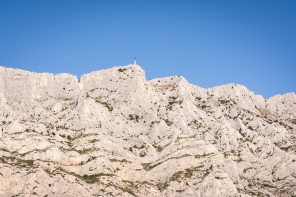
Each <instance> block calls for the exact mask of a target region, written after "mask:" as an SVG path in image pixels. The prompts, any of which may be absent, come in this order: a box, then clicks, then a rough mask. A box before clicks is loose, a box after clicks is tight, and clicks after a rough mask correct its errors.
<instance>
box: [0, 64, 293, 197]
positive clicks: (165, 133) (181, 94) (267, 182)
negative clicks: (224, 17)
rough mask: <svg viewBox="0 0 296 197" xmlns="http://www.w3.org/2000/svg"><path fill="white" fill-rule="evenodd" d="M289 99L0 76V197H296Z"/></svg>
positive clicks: (230, 90) (130, 80)
mask: <svg viewBox="0 0 296 197" xmlns="http://www.w3.org/2000/svg"><path fill="white" fill-rule="evenodd" d="M295 151H296V95H295V93H288V94H285V95H276V96H274V97H272V98H269V99H266V100H265V99H264V98H263V97H262V96H260V95H254V93H253V92H252V91H250V90H248V89H247V88H246V87H244V86H242V85H237V84H227V85H224V86H218V87H213V88H208V89H204V88H201V87H198V86H195V85H191V84H189V83H188V82H187V81H186V79H184V78H183V77H166V78H160V79H152V80H148V81H147V80H146V78H145V72H144V70H142V69H141V68H140V67H139V66H137V65H128V66H124V67H114V68H111V69H107V70H101V71H95V72H92V73H90V74H86V75H83V76H81V78H80V79H79V80H78V79H77V77H76V76H73V75H70V74H58V75H53V74H48V73H41V74H40V73H33V72H28V71H23V70H19V69H11V68H5V67H0V196H48V197H49V196H57V197H58V196H59V197H60V196H71V197H72V196H209V197H213V196H296V153H295Z"/></svg>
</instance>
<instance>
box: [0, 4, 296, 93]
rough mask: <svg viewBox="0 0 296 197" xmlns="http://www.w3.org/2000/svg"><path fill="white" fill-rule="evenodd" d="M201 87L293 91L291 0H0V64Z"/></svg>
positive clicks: (295, 11)
mask: <svg viewBox="0 0 296 197" xmlns="http://www.w3.org/2000/svg"><path fill="white" fill-rule="evenodd" d="M134 56H135V57H136V58H137V63H138V64H139V65H140V66H141V67H142V68H143V69H144V70H145V71H146V77H147V79H151V78H159V77H167V76H173V75H182V76H184V77H185V78H186V79H187V80H188V81H189V82H190V83H191V84H195V85H198V86H200V87H203V88H208V87H213V86H218V85H224V84H227V83H237V84H242V85H245V86H246V87H247V88H248V89H250V90H252V91H254V92H255V94H261V95H263V96H264V98H268V97H271V96H274V95H276V94H285V93H288V92H296V1H295V0H285V1H281V0H278V1H274V0H244V1H243V0H223V1H222V0H217V1H212V0H204V1H199V0H193V1H192V0H179V1H175V0H168V1H166V0H162V1H161V0H156V1H154V0H147V1H145V0H138V1H133V0H118V1H115V0H80V1H77V0H42V1H41V0H0V65H1V66H6V67H13V68H20V69H25V70H29V71H34V72H50V73H54V74H57V73H62V72H66V73H71V74H74V75H77V76H78V77H80V76H81V75H82V74H86V73H89V72H92V71H95V70H101V69H106V68H110V67H113V66H123V65H127V64H129V63H131V62H132V61H133V57H134Z"/></svg>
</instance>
